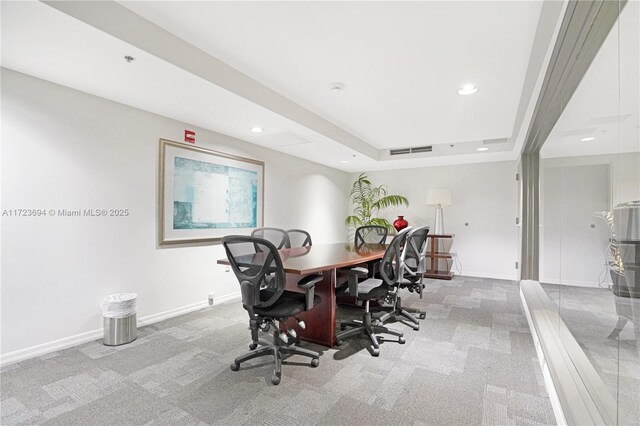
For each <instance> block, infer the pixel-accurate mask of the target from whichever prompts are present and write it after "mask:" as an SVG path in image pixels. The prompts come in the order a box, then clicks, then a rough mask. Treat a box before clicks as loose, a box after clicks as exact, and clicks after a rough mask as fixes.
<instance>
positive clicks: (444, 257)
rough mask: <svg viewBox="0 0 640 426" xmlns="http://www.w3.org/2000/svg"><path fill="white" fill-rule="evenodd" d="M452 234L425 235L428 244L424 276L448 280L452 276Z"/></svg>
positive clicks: (453, 254)
mask: <svg viewBox="0 0 640 426" xmlns="http://www.w3.org/2000/svg"><path fill="white" fill-rule="evenodd" d="M453 237H454V235H453V234H447V235H435V234H434V235H430V234H429V235H427V238H428V246H427V256H426V259H425V261H426V262H427V264H426V265H425V270H426V272H425V273H424V277H425V278H435V279H440V280H450V279H452V278H453V272H451V266H452V265H453V257H454V256H455V253H452V252H451V251H450V250H451V245H452V244H453Z"/></svg>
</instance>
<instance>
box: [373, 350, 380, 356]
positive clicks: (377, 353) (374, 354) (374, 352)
mask: <svg viewBox="0 0 640 426" xmlns="http://www.w3.org/2000/svg"><path fill="white" fill-rule="evenodd" d="M371 353H372V354H373V356H380V349H378V348H373V351H371Z"/></svg>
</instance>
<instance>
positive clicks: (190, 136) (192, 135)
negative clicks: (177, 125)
mask: <svg viewBox="0 0 640 426" xmlns="http://www.w3.org/2000/svg"><path fill="white" fill-rule="evenodd" d="M184 141H185V142H189V143H196V132H194V131H193V130H185V131H184Z"/></svg>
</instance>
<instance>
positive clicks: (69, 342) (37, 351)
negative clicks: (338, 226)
mask: <svg viewBox="0 0 640 426" xmlns="http://www.w3.org/2000/svg"><path fill="white" fill-rule="evenodd" d="M235 299H240V292H239V291H238V292H234V293H231V294H228V295H226V296H223V297H220V298H217V299H215V300H214V303H213V305H214V306H215V305H219V304H221V303H225V302H228V301H231V300H235ZM207 306H209V302H208V301H207V300H205V301H202V302H196V303H192V304H190V305H186V306H182V307H180V308H176V309H170V310H168V311H164V312H159V313H157V314H151V315H145V316H144V317H140V318H138V327H144V326H145V325H149V324H153V323H156V322H159V321H163V320H166V319H169V318H173V317H177V316H179V315H184V314H187V313H189V312H193V311H197V310H199V309H202V308H206V307H207ZM102 333H103V331H102V329H101V328H100V329H97V330H91V331H86V332H84V333H79V334H76V335H74V336H69V337H64V338H62V339H58V340H53V341H51V342H46V343H41V344H39V345H35V346H30V347H28V348H25V349H19V350H17V351H13V352H9V353H6V354H4V355H0V366H5V365H8V364H12V363H14V362H19V361H24V360H25V359H29V358H34V357H37V356H41V355H45V354H48V353H51V352H55V351H59V350H61V349H66V348H70V347H72V346H77V345H80V344H82V343H86V342H90V341H92V340H96V339H99V338H101V337H102Z"/></svg>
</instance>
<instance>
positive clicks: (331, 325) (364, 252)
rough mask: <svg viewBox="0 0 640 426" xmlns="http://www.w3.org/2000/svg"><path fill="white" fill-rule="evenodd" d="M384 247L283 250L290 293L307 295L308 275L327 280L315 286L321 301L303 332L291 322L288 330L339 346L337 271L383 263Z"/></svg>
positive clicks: (344, 245)
mask: <svg viewBox="0 0 640 426" xmlns="http://www.w3.org/2000/svg"><path fill="white" fill-rule="evenodd" d="M385 249H386V246H385V245H384V244H364V245H361V246H358V248H357V249H356V248H355V246H354V245H353V244H349V243H337V244H318V245H314V246H311V247H296V248H291V249H282V250H280V257H281V258H282V264H283V266H284V271H285V273H286V277H287V287H286V288H287V290H290V291H296V292H300V293H304V291H303V290H301V289H299V288H298V286H297V283H298V281H300V279H301V278H302V277H303V276H305V275H309V274H317V273H322V275H323V277H324V279H323V280H322V282H320V283H318V284H316V290H315V294H316V295H318V296H320V298H321V299H322V301H321V303H320V304H319V305H316V306H315V307H314V308H313V309H311V310H309V311H304V312H302V313H301V314H299V315H298V318H300V319H302V320H304V322H305V324H306V328H305V329H304V330H302V329H301V328H300V327H298V326H297V323H296V321H295V320H294V319H293V318H291V319H289V320H288V322H287V327H289V328H290V329H291V328H295V330H296V333H297V334H298V336H300V338H301V339H304V340H307V341H309V342H313V343H318V344H321V345H324V346H328V347H332V346H334V345H335V343H336V270H337V269H339V268H345V267H349V266H354V265H358V264H361V263H366V262H370V261H375V260H378V259H381V258H382V256H383V255H384V252H385ZM217 263H218V264H220V265H229V260H228V259H226V258H225V259H219V260H218V262H217Z"/></svg>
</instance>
